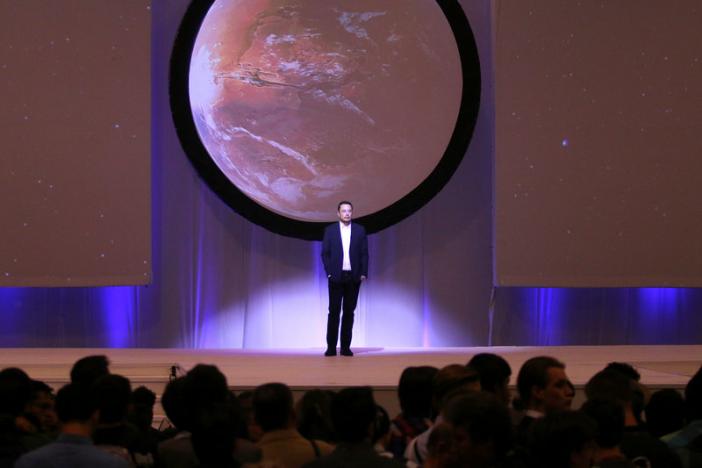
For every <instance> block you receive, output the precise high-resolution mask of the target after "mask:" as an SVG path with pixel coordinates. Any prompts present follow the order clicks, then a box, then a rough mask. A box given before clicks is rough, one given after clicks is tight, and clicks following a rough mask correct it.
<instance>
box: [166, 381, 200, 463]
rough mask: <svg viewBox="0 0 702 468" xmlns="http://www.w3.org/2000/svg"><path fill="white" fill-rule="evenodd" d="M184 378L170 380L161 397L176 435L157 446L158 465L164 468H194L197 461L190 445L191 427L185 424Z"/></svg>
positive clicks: (191, 444)
mask: <svg viewBox="0 0 702 468" xmlns="http://www.w3.org/2000/svg"><path fill="white" fill-rule="evenodd" d="M184 387H185V377H178V378H176V379H173V380H171V381H170V382H168V385H166V388H165V389H164V391H163V395H161V406H163V411H164V412H165V413H166V417H167V418H168V419H169V421H170V422H171V424H173V426H175V428H176V430H177V432H176V434H175V435H174V436H173V437H172V438H170V439H167V440H164V441H163V442H161V443H160V444H158V452H157V454H158V456H157V457H156V458H157V460H158V463H159V465H161V466H163V467H166V468H195V467H196V466H198V465H199V463H200V462H199V461H198V459H197V457H196V456H195V449H194V448H193V443H192V434H191V432H190V430H191V428H192V427H191V425H189V424H188V422H187V410H186V402H185V392H184Z"/></svg>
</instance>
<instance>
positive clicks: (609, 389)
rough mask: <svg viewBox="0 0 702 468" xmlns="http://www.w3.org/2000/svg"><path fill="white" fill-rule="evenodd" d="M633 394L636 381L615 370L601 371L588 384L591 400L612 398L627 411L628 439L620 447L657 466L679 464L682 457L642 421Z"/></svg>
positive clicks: (624, 439) (654, 466)
mask: <svg viewBox="0 0 702 468" xmlns="http://www.w3.org/2000/svg"><path fill="white" fill-rule="evenodd" d="M633 393H634V390H633V386H632V380H631V379H630V378H629V377H627V376H626V375H624V374H622V373H620V372H617V371H614V370H603V371H600V372H598V373H597V374H595V375H594V376H593V377H592V378H591V379H590V380H589V381H588V382H587V384H586V385H585V394H586V395H587V398H588V400H592V399H596V398H605V399H606V398H610V399H613V400H614V401H615V402H616V403H617V404H619V405H620V406H621V407H622V409H623V410H624V438H623V439H622V442H621V444H620V447H621V450H622V452H623V453H624V455H626V457H627V458H628V459H629V460H636V459H638V458H642V457H643V458H646V459H648V460H649V461H650V463H651V466H652V467H653V468H656V467H677V466H679V460H678V457H677V456H675V454H674V453H673V452H672V451H671V450H670V449H668V447H667V446H666V445H665V444H664V443H663V442H661V441H660V440H659V439H657V438H655V437H653V436H652V435H651V434H650V433H649V432H648V431H647V430H646V428H645V427H644V426H642V425H640V424H639V422H638V420H637V418H636V416H635V415H634V410H633V408H632V401H633Z"/></svg>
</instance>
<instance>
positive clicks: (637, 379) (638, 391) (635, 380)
mask: <svg viewBox="0 0 702 468" xmlns="http://www.w3.org/2000/svg"><path fill="white" fill-rule="evenodd" d="M603 370H612V371H616V372H619V373H620V374H623V375H625V376H627V377H628V378H629V379H630V380H631V388H632V391H633V395H632V400H631V409H632V411H633V412H634V417H635V418H636V420H637V421H638V423H639V425H643V424H644V419H643V411H644V408H645V407H646V404H647V401H648V398H649V397H650V395H649V391H648V389H647V388H646V387H645V386H644V385H643V384H642V383H641V374H640V373H639V371H637V370H636V368H634V366H632V365H631V364H629V363H627V362H610V363H609V364H607V366H606V367H605V368H604V369H603Z"/></svg>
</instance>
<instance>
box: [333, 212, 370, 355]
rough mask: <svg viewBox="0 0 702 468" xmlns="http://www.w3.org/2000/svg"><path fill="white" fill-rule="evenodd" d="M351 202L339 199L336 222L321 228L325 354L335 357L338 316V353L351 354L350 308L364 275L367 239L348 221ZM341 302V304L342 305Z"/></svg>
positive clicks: (354, 307)
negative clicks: (325, 301) (326, 298)
mask: <svg viewBox="0 0 702 468" xmlns="http://www.w3.org/2000/svg"><path fill="white" fill-rule="evenodd" d="M352 214H353V205H352V204H351V202H348V201H342V202H341V203H339V206H338V207H337V216H338V217H339V222H338V223H334V224H332V225H330V226H327V228H326V229H325V230H324V240H323V241H322V263H324V271H326V272H327V279H328V282H329V316H328V318H327V351H326V352H325V353H324V355H325V356H336V342H337V340H338V338H339V315H340V313H341V309H342V307H343V310H344V314H343V317H342V318H341V351H340V353H341V355H342V356H353V353H352V352H351V331H352V329H353V311H354V310H355V309H356V301H357V300H358V291H359V290H360V289H361V282H363V281H365V279H366V277H367V276H368V239H367V238H366V230H365V229H364V228H363V226H361V225H360V224H356V223H352V222H351V215H352ZM342 304H343V305H342Z"/></svg>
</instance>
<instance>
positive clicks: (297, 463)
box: [253, 383, 334, 468]
mask: <svg viewBox="0 0 702 468" xmlns="http://www.w3.org/2000/svg"><path fill="white" fill-rule="evenodd" d="M253 409H254V417H255V418H256V422H257V423H258V425H259V426H260V427H261V429H262V431H263V436H262V437H261V439H260V440H259V441H258V443H257V445H258V447H260V448H261V450H262V452H263V461H264V462H273V463H278V464H280V465H283V466H285V467H287V468H297V467H301V466H303V465H304V464H306V463H308V462H310V461H312V460H314V459H316V458H319V457H321V456H324V455H329V454H330V453H331V452H332V450H333V449H334V447H332V446H331V445H329V444H327V443H326V442H323V441H321V440H313V439H310V440H308V439H305V438H304V437H303V436H302V435H301V434H300V433H299V432H298V431H297V429H296V427H295V411H294V409H293V395H292V391H291V390H290V388H289V387H288V386H287V385H285V384H282V383H268V384H264V385H261V386H259V387H257V388H256V390H255V391H254V394H253Z"/></svg>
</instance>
